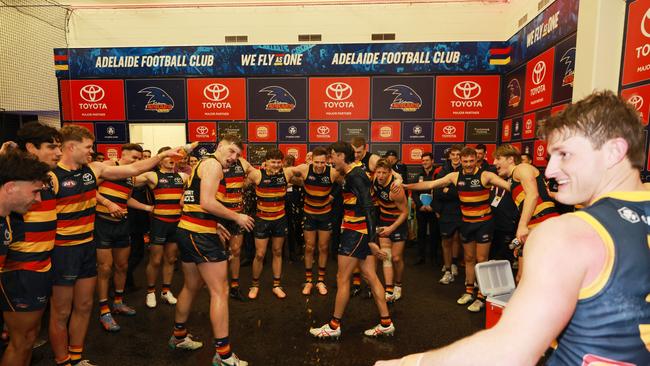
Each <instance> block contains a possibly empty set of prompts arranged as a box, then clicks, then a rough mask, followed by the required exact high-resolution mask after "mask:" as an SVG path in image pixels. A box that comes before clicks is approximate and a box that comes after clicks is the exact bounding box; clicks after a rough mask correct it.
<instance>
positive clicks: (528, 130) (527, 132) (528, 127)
mask: <svg viewBox="0 0 650 366" xmlns="http://www.w3.org/2000/svg"><path fill="white" fill-rule="evenodd" d="M535 128H536V120H535V113H528V114H526V115H524V125H523V131H522V132H521V138H522V140H528V139H534V138H535Z"/></svg>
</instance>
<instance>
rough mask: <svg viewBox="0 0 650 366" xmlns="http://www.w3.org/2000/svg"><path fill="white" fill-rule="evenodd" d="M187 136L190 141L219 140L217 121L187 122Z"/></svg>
mask: <svg viewBox="0 0 650 366" xmlns="http://www.w3.org/2000/svg"><path fill="white" fill-rule="evenodd" d="M187 136H188V138H189V140H190V142H194V141H199V142H215V141H217V123H216V122H190V123H188V124H187Z"/></svg>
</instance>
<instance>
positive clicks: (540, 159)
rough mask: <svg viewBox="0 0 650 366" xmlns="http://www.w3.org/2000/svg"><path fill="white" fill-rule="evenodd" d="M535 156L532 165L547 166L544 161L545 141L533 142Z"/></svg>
mask: <svg viewBox="0 0 650 366" xmlns="http://www.w3.org/2000/svg"><path fill="white" fill-rule="evenodd" d="M534 150H535V155H534V156H533V165H535V166H539V167H544V166H546V165H547V164H548V160H546V141H543V140H535V145H534Z"/></svg>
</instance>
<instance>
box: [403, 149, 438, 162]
mask: <svg viewBox="0 0 650 366" xmlns="http://www.w3.org/2000/svg"><path fill="white" fill-rule="evenodd" d="M431 151H432V150H431V144H403V145H402V163H404V164H420V162H421V161H422V154H424V153H425V152H431Z"/></svg>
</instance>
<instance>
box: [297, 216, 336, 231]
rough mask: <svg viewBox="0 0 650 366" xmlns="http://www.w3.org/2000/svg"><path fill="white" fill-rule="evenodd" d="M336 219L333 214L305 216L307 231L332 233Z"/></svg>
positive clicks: (305, 228)
mask: <svg viewBox="0 0 650 366" xmlns="http://www.w3.org/2000/svg"><path fill="white" fill-rule="evenodd" d="M333 227H334V217H333V216H332V215H331V214H323V215H311V214H305V226H304V230H305V231H316V230H319V231H332V228H333Z"/></svg>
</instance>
